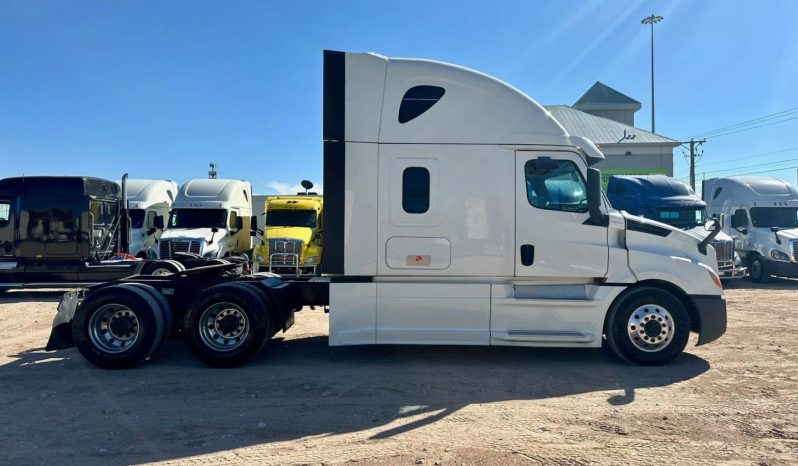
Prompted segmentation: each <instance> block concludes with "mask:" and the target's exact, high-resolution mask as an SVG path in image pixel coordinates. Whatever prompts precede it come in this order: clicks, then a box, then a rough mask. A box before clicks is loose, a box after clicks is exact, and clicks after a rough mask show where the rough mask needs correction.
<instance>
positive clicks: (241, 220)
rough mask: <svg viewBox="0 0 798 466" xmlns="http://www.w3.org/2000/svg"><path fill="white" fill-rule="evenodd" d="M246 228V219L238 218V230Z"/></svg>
mask: <svg viewBox="0 0 798 466" xmlns="http://www.w3.org/2000/svg"><path fill="white" fill-rule="evenodd" d="M242 228H244V217H236V230H240V229H242Z"/></svg>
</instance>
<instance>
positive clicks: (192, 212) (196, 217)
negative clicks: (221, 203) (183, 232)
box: [169, 209, 227, 228]
mask: <svg viewBox="0 0 798 466" xmlns="http://www.w3.org/2000/svg"><path fill="white" fill-rule="evenodd" d="M169 228H227V211H226V210H224V209H174V210H173V211H172V212H170V213H169Z"/></svg>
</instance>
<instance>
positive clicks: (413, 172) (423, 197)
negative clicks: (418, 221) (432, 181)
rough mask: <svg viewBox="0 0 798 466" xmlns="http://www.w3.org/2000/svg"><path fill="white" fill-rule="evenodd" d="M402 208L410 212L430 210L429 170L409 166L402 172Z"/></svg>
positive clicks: (421, 212)
mask: <svg viewBox="0 0 798 466" xmlns="http://www.w3.org/2000/svg"><path fill="white" fill-rule="evenodd" d="M402 208H403V209H404V211H405V212H407V213H408V214H423V213H424V212H426V211H427V210H429V170H427V169H426V168H424V167H407V168H405V170H404V172H402Z"/></svg>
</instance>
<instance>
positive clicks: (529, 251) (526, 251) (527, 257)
mask: <svg viewBox="0 0 798 466" xmlns="http://www.w3.org/2000/svg"><path fill="white" fill-rule="evenodd" d="M534 262H535V246H532V245H531V244H524V245H522V246H521V264H522V265H525V266H527V267H528V266H530V265H532V264H533V263H534Z"/></svg>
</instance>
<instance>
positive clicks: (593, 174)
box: [587, 168, 604, 225]
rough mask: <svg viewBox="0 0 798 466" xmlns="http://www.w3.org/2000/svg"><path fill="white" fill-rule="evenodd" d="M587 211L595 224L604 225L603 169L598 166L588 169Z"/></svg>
mask: <svg viewBox="0 0 798 466" xmlns="http://www.w3.org/2000/svg"><path fill="white" fill-rule="evenodd" d="M587 211H588V212H590V221H591V222H592V223H593V225H604V214H602V213H601V171H600V170H598V169H596V168H588V169H587Z"/></svg>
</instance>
